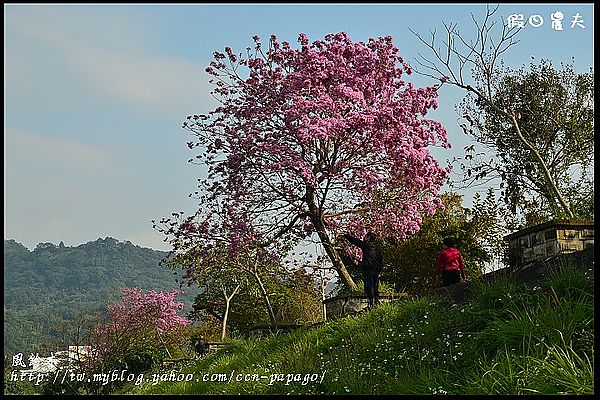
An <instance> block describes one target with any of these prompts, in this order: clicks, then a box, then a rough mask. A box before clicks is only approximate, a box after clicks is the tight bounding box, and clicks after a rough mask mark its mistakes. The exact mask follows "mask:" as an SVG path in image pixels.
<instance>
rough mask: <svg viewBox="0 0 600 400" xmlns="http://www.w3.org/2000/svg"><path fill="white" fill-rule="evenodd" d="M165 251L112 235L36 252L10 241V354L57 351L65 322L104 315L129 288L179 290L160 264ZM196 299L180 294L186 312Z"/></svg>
mask: <svg viewBox="0 0 600 400" xmlns="http://www.w3.org/2000/svg"><path fill="white" fill-rule="evenodd" d="M165 255H166V252H163V251H157V250H153V249H149V248H143V247H140V246H136V245H134V244H132V243H131V242H119V241H118V240H116V239H113V238H110V237H107V238H106V239H98V240H96V241H94V242H88V243H85V244H82V245H79V246H76V247H68V246H64V245H63V243H62V242H61V243H60V244H59V245H58V246H57V245H55V244H52V243H40V244H38V246H37V247H36V248H35V250H33V251H29V250H28V249H27V248H26V247H25V246H23V245H21V244H20V243H17V242H16V241H14V240H5V241H4V354H5V355H9V356H10V355H12V354H15V353H19V352H22V353H24V354H28V353H30V352H36V351H39V352H40V355H42V353H44V355H45V353H46V352H49V351H51V350H57V349H56V348H55V346H56V345H57V343H58V342H57V340H58V338H59V337H60V328H59V327H60V326H61V325H65V324H66V325H67V326H68V325H71V326H72V325H73V324H72V322H73V320H74V319H75V317H77V316H78V315H91V314H99V313H101V312H102V311H103V310H104V309H105V307H106V305H107V303H109V302H111V301H115V300H117V299H118V298H119V297H120V290H121V288H123V287H133V286H137V287H141V288H142V289H144V290H156V291H161V290H163V291H167V290H171V289H174V288H175V289H179V284H178V283H177V282H176V279H177V276H175V275H174V273H173V271H171V270H169V269H167V268H166V267H163V266H159V262H160V260H161V259H162V258H163V257H164V256H165ZM186 289H187V288H184V289H183V290H186ZM194 297H195V292H194V291H187V292H186V293H184V294H183V295H181V296H180V297H179V298H178V300H180V301H182V302H184V303H185V305H186V308H185V313H187V311H189V308H190V305H191V303H192V300H193V298H194Z"/></svg>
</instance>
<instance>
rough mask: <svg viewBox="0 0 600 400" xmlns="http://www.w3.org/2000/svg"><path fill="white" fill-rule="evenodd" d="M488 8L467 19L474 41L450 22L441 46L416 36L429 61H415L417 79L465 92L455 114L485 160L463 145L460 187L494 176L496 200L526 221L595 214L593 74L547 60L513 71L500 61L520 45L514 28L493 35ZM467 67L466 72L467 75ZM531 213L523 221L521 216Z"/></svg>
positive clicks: (504, 27)
mask: <svg viewBox="0 0 600 400" xmlns="http://www.w3.org/2000/svg"><path fill="white" fill-rule="evenodd" d="M497 9H498V8H497V7H496V8H494V9H490V8H488V9H487V12H486V15H485V17H484V19H483V21H481V22H478V21H477V20H476V19H475V17H473V21H474V22H475V26H476V33H477V34H476V38H475V39H473V40H469V39H468V38H466V37H464V36H462V35H461V34H460V33H459V31H458V29H457V25H456V24H444V27H445V30H446V32H445V41H444V42H443V46H441V47H440V46H439V38H437V37H436V33H435V31H434V32H432V33H431V41H426V40H425V39H423V38H422V37H421V36H419V35H418V34H416V33H415V35H417V37H418V38H419V39H420V40H421V41H422V42H423V43H424V44H425V45H426V46H427V47H428V48H429V49H430V50H431V52H432V53H433V58H432V59H428V58H426V57H423V56H421V55H420V56H419V57H420V58H419V60H418V63H419V65H420V70H419V71H417V72H418V73H421V74H423V75H427V76H430V77H432V78H435V79H438V80H440V81H441V82H442V83H448V84H451V85H454V86H457V87H459V88H462V89H464V90H465V91H466V92H467V95H466V97H465V99H464V100H463V102H462V103H461V105H460V106H459V107H458V108H457V110H458V112H459V114H460V115H461V117H462V118H463V121H464V123H462V124H461V126H462V128H463V130H464V132H465V133H467V134H469V135H471V137H472V138H473V139H474V140H475V141H476V142H477V143H479V144H481V145H483V146H484V147H485V148H486V149H487V150H489V151H491V152H492V154H493V157H492V158H491V159H490V155H489V153H488V154H484V153H479V154H475V148H474V146H467V147H466V150H467V153H466V155H465V161H464V163H463V164H462V168H463V172H464V179H463V183H465V184H466V185H472V184H473V183H477V182H480V183H487V182H489V181H490V180H491V179H494V178H500V181H501V183H500V189H501V190H502V198H503V200H504V202H505V203H506V205H507V206H508V207H509V208H510V209H511V210H512V211H513V213H515V212H517V211H522V213H521V214H522V215H524V216H526V217H528V218H531V217H533V216H535V217H536V218H531V219H532V222H539V221H537V220H539V219H540V218H541V219H548V218H574V217H587V218H589V217H590V216H593V201H592V200H593V170H592V168H593V153H594V150H593V140H594V122H593V121H594V119H593V114H594V76H593V72H592V70H590V72H589V73H583V74H576V73H575V71H574V68H573V67H572V66H569V65H563V69H562V71H557V70H556V69H554V68H553V67H552V64H551V63H550V62H548V61H544V60H542V61H541V63H540V64H539V65H535V64H531V68H530V70H529V71H526V70H525V69H524V68H522V69H520V70H512V69H510V68H505V67H504V66H503V63H502V60H501V56H502V55H503V54H504V53H505V52H506V51H507V50H508V49H509V48H510V47H512V46H513V45H515V44H517V43H518V40H516V35H517V34H518V32H519V30H520V29H521V28H519V27H518V26H511V25H510V24H509V22H508V21H503V22H502V25H501V29H500V31H499V33H496V32H497V31H496V30H495V28H494V26H495V25H496V23H495V22H493V21H492V17H493V15H494V13H495V12H496V11H497ZM467 69H470V70H471V74H468V73H465V72H466V70H467ZM526 214H529V215H526Z"/></svg>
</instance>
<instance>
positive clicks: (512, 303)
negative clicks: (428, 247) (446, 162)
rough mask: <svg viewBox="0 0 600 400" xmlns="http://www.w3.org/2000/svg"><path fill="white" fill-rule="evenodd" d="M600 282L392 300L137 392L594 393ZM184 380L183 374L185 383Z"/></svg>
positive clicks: (229, 349) (151, 376) (150, 378)
mask: <svg viewBox="0 0 600 400" xmlns="http://www.w3.org/2000/svg"><path fill="white" fill-rule="evenodd" d="M593 365H594V292H593V281H591V280H589V279H587V278H586V276H585V271H582V270H581V269H577V268H572V267H569V266H563V267H562V268H560V269H559V270H558V271H557V272H554V273H552V274H551V275H550V276H547V277H546V278H545V279H543V280H542V281H540V282H539V286H536V287H533V288H527V287H525V286H523V287H516V286H515V285H514V284H513V283H511V282H510V281H508V280H500V281H496V282H494V283H490V284H485V283H481V284H479V285H478V286H477V287H476V289H475V295H474V297H473V299H472V300H471V301H470V302H469V303H468V304H466V305H464V306H457V305H455V304H451V303H448V302H440V301H431V300H429V299H427V298H416V299H412V300H403V301H398V302H394V303H390V304H382V305H380V306H377V307H375V308H373V309H372V310H370V311H368V312H365V313H363V314H361V315H358V316H353V317H345V318H340V319H337V320H335V321H332V322H329V323H327V324H324V325H322V326H319V327H315V328H305V329H302V330H299V331H295V332H292V333H288V334H282V335H279V336H274V337H270V338H267V339H262V340H258V339H256V340H231V341H230V342H229V344H228V345H227V346H226V347H225V348H223V349H222V350H219V351H218V352H215V353H212V354H210V355H208V356H205V357H203V358H198V359H197V360H193V361H187V362H186V363H185V364H179V365H175V366H171V367H169V368H166V369H163V370H160V371H154V372H149V373H147V374H145V377H144V383H142V384H141V385H138V386H133V385H131V386H129V387H128V388H125V390H126V391H127V393H129V394H150V393H152V394H167V393H168V394H564V393H569V394H593V393H594V368H593ZM177 380H179V382H177Z"/></svg>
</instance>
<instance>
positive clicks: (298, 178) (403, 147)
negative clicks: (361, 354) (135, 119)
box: [155, 32, 449, 288]
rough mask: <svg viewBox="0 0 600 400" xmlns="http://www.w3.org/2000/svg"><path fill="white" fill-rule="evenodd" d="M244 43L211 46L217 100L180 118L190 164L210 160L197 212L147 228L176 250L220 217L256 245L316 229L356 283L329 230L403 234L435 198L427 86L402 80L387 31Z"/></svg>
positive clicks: (436, 134) (437, 175)
mask: <svg viewBox="0 0 600 400" xmlns="http://www.w3.org/2000/svg"><path fill="white" fill-rule="evenodd" d="M253 39H254V42H255V44H254V49H252V48H250V47H248V48H247V49H246V54H245V55H244V54H242V53H239V54H236V53H235V52H234V51H233V50H232V49H231V48H229V47H226V48H225V52H224V53H222V52H215V53H214V61H212V62H211V63H210V66H209V67H208V68H207V69H206V72H208V73H209V74H210V75H212V76H213V79H212V80H211V82H212V83H213V84H214V85H215V89H214V90H213V91H212V94H213V95H214V96H215V98H217V99H218V100H219V101H220V103H221V105H220V106H218V107H217V108H216V109H214V110H213V111H211V112H209V113H208V114H206V115H204V114H198V115H190V116H188V118H187V121H185V122H184V123H183V127H184V128H185V129H187V130H189V131H190V132H191V133H192V134H193V135H194V136H195V139H194V140H192V141H189V142H188V146H189V148H190V149H195V148H199V149H200V153H199V154H198V155H197V156H196V157H195V158H193V159H191V160H190V161H191V162H193V163H198V164H201V165H205V166H206V167H207V168H208V177H207V178H206V179H203V180H202V179H201V180H199V181H200V185H199V190H198V191H197V192H195V193H194V195H195V197H197V198H198V199H199V201H200V202H199V210H198V212H196V213H194V214H193V215H191V216H187V217H186V216H184V214H183V213H174V214H173V215H172V218H163V219H162V220H161V221H160V223H159V224H158V225H157V224H156V223H155V227H156V228H157V229H159V230H160V231H162V232H164V233H165V234H166V235H167V237H168V238H169V240H170V242H171V244H172V245H173V251H174V252H178V251H186V250H188V249H189V248H192V247H195V246H197V245H198V243H199V242H203V241H206V240H213V241H214V240H217V239H218V237H219V235H218V234H216V233H215V232H219V230H220V229H221V228H220V227H219V225H220V224H221V223H222V221H223V219H224V215H226V217H225V218H226V219H231V220H233V221H236V222H238V223H240V224H245V228H247V229H246V231H247V232H251V234H249V235H242V236H243V237H246V238H250V239H251V240H253V241H255V242H257V243H261V245H262V246H265V247H267V246H271V247H277V246H279V245H281V244H283V245H284V246H285V248H288V249H289V246H290V245H291V244H295V243H299V242H300V241H302V240H304V239H308V238H315V237H316V238H315V239H316V240H317V241H318V242H320V244H321V245H322V246H323V248H324V250H325V253H326V254H327V255H328V256H329V259H330V260H331V262H332V264H333V266H334V267H335V268H336V270H337V271H338V273H339V275H340V278H341V279H342V281H343V282H344V284H345V285H346V286H347V287H349V288H355V286H356V285H355V283H354V282H353V280H352V278H351V276H350V275H349V274H348V272H347V270H346V267H345V266H344V263H343V261H342V260H341V258H340V255H339V253H338V251H339V250H338V249H337V248H336V247H335V246H334V244H333V242H334V239H335V235H336V233H337V232H338V231H339V230H344V231H349V232H351V233H353V234H354V235H356V236H361V237H362V235H363V234H364V233H365V232H366V229H371V230H374V231H375V232H377V233H379V234H381V235H389V236H393V237H395V238H397V239H405V238H406V237H408V236H409V235H411V234H413V233H415V232H417V231H418V230H419V225H420V224H421V222H422V217H423V215H431V214H433V213H435V210H436V209H437V208H438V207H440V206H441V203H440V201H439V198H438V191H439V189H440V187H441V186H442V185H443V183H444V181H445V179H446V176H447V173H448V172H449V169H447V168H446V169H445V168H442V167H441V166H440V165H439V164H438V162H437V161H436V160H435V159H434V158H433V156H432V155H431V154H430V152H429V150H428V147H429V146H431V145H441V146H443V147H449V143H448V141H447V139H446V130H445V129H444V127H443V126H442V125H441V124H440V123H439V122H437V121H434V120H431V119H427V118H425V115H426V114H427V113H428V111H429V110H430V109H432V108H437V86H432V87H425V88H416V87H414V85H413V84H412V83H409V82H406V81H405V80H404V79H403V77H404V74H407V75H410V74H411V72H412V70H411V68H410V66H409V65H408V64H407V63H406V62H404V60H403V59H402V58H401V57H400V56H399V55H398V48H397V47H395V46H394V43H393V40H392V37H390V36H386V37H379V38H377V39H373V38H371V39H369V40H368V41H367V42H366V43H364V42H352V40H351V39H350V38H349V37H348V35H347V34H346V33H344V32H341V33H337V34H328V35H326V36H325V38H324V40H315V41H314V42H312V43H310V42H309V39H308V37H307V36H306V35H305V34H300V35H299V36H298V42H299V44H300V48H298V49H294V48H292V47H291V46H290V44H289V43H288V42H286V41H283V42H280V41H279V40H278V39H277V37H276V36H275V35H272V36H271V37H270V39H269V41H268V48H267V49H264V48H263V46H262V43H261V41H260V38H259V37H258V36H254V38H253ZM231 244H232V249H235V248H236V247H237V246H236V244H235V243H231Z"/></svg>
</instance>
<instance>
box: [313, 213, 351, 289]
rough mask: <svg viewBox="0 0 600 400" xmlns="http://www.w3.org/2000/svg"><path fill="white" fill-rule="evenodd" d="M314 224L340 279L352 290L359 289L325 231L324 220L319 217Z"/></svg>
mask: <svg viewBox="0 0 600 400" xmlns="http://www.w3.org/2000/svg"><path fill="white" fill-rule="evenodd" d="M313 225H315V228H316V229H317V234H318V235H319V239H320V240H321V244H322V245H323V248H324V249H325V253H327V255H328V256H329V259H330V260H331V262H332V263H333V267H334V268H335V270H336V271H337V272H338V274H339V276H340V279H341V280H342V282H343V283H344V286H345V287H346V289H348V290H350V291H351V292H355V291H357V290H358V287H357V286H356V283H354V280H353V279H352V277H351V276H350V274H349V273H348V270H347V269H346V266H345V265H344V262H343V261H342V259H341V257H340V255H339V254H338V252H337V250H336V248H335V247H334V246H333V243H331V239H330V238H329V236H328V235H327V232H325V226H324V224H323V222H322V221H321V220H320V218H319V219H318V220H317V221H313Z"/></svg>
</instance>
